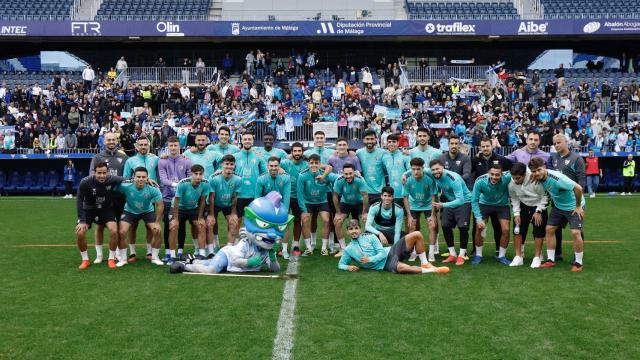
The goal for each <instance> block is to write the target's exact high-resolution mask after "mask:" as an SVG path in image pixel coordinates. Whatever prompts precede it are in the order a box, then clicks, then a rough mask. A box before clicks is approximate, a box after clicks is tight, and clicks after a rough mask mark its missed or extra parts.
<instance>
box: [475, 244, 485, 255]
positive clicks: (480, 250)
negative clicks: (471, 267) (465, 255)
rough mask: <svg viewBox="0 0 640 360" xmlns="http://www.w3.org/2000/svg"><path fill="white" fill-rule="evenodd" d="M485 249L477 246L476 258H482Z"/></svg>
mask: <svg viewBox="0 0 640 360" xmlns="http://www.w3.org/2000/svg"><path fill="white" fill-rule="evenodd" d="M483 247H484V245H483V246H478V245H476V256H480V257H482V248H483Z"/></svg>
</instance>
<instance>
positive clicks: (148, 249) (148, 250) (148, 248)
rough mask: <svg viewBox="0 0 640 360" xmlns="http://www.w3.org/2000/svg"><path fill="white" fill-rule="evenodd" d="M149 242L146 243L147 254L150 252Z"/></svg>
mask: <svg viewBox="0 0 640 360" xmlns="http://www.w3.org/2000/svg"><path fill="white" fill-rule="evenodd" d="M151 249H152V247H151V244H149V243H147V254H151Z"/></svg>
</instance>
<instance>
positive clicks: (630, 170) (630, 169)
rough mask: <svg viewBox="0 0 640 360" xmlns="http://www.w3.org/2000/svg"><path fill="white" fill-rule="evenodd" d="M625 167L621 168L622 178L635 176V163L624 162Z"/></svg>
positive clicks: (632, 161)
mask: <svg viewBox="0 0 640 360" xmlns="http://www.w3.org/2000/svg"><path fill="white" fill-rule="evenodd" d="M625 163H626V164H627V166H625V167H623V168H622V176H624V177H627V176H629V177H633V176H634V175H635V174H636V162H635V161H634V160H631V161H629V162H627V161H625Z"/></svg>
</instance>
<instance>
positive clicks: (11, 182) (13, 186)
mask: <svg viewBox="0 0 640 360" xmlns="http://www.w3.org/2000/svg"><path fill="white" fill-rule="evenodd" d="M21 184H22V178H21V177H20V174H18V172H17V171H14V172H12V173H11V175H9V179H8V180H7V184H6V185H5V187H4V191H6V192H12V191H16V190H17V189H18V186H20V185H21Z"/></svg>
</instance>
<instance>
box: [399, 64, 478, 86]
mask: <svg viewBox="0 0 640 360" xmlns="http://www.w3.org/2000/svg"><path fill="white" fill-rule="evenodd" d="M489 68H490V66H488V65H452V66H427V67H424V68H422V67H420V66H407V68H406V70H405V73H406V74H407V78H408V80H409V82H423V83H433V82H442V81H446V82H449V81H450V80H451V79H456V80H460V81H463V80H464V81H473V82H477V81H486V80H487V75H486V71H487V69H489Z"/></svg>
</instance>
